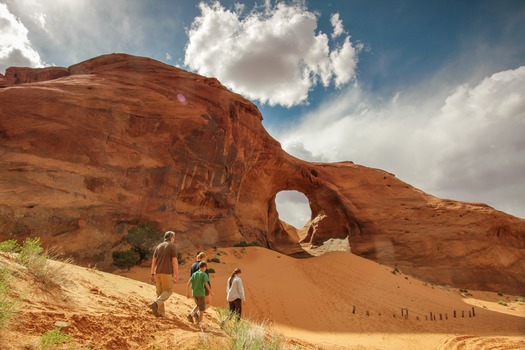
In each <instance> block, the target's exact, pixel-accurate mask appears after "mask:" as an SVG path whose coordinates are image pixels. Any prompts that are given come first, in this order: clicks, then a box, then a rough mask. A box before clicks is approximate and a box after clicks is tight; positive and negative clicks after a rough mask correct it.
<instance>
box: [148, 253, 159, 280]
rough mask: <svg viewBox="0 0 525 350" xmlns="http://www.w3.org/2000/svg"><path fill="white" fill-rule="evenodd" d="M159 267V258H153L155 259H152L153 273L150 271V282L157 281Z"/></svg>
mask: <svg viewBox="0 0 525 350" xmlns="http://www.w3.org/2000/svg"><path fill="white" fill-rule="evenodd" d="M156 266H157V258H155V257H153V259H151V271H150V276H149V280H150V281H151V282H153V281H155V267H156Z"/></svg>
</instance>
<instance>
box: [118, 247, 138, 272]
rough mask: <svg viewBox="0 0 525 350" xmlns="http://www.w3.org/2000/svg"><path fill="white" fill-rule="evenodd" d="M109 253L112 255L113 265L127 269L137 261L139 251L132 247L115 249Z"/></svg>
mask: <svg viewBox="0 0 525 350" xmlns="http://www.w3.org/2000/svg"><path fill="white" fill-rule="evenodd" d="M111 255H112V257H113V265H115V266H116V267H118V268H120V269H128V271H129V270H130V269H131V268H132V267H133V266H135V265H136V264H137V263H138V261H139V258H140V256H139V253H137V252H136V251H134V250H133V249H130V250H125V251H122V250H117V251H114V252H113V253H112V254H111Z"/></svg>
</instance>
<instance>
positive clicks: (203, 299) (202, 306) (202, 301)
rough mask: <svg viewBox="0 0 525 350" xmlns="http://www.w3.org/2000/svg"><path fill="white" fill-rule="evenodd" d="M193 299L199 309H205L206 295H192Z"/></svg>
mask: <svg viewBox="0 0 525 350" xmlns="http://www.w3.org/2000/svg"><path fill="white" fill-rule="evenodd" d="M193 299H195V304H197V307H198V308H199V311H204V310H206V297H193Z"/></svg>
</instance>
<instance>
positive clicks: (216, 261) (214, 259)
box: [208, 258, 221, 264]
mask: <svg viewBox="0 0 525 350" xmlns="http://www.w3.org/2000/svg"><path fill="white" fill-rule="evenodd" d="M208 262H214V263H217V264H220V263H221V261H220V260H219V258H211V259H208Z"/></svg>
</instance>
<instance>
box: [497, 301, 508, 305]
mask: <svg viewBox="0 0 525 350" xmlns="http://www.w3.org/2000/svg"><path fill="white" fill-rule="evenodd" d="M498 304H500V305H503V306H509V305H508V304H507V303H506V302H504V301H503V300H498Z"/></svg>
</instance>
